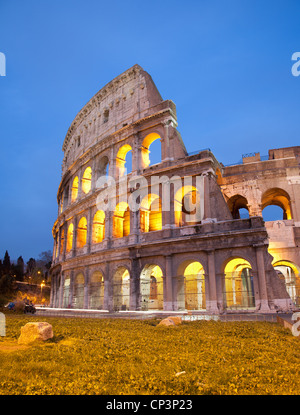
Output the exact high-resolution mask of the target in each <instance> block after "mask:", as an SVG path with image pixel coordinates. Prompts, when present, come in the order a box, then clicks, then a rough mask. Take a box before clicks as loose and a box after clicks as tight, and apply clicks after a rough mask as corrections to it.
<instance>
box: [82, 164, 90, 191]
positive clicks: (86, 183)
mask: <svg viewBox="0 0 300 415" xmlns="http://www.w3.org/2000/svg"><path fill="white" fill-rule="evenodd" d="M81 183H82V184H81V187H82V191H83V193H85V194H87V193H89V191H90V190H91V188H92V169H91V167H87V168H86V169H85V170H84V173H83V176H82V181H81Z"/></svg>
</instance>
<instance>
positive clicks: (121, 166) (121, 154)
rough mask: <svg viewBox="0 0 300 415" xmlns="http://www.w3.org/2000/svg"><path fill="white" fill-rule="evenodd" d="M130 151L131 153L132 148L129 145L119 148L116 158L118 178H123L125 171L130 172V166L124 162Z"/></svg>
mask: <svg viewBox="0 0 300 415" xmlns="http://www.w3.org/2000/svg"><path fill="white" fill-rule="evenodd" d="M130 151H132V147H131V146H130V145H129V144H124V145H123V146H122V147H120V148H119V151H118V153H117V158H116V167H117V175H118V176H119V177H122V176H124V174H125V170H127V172H130V171H131V168H132V166H128V163H127V162H126V157H127V155H128V153H129V152H130Z"/></svg>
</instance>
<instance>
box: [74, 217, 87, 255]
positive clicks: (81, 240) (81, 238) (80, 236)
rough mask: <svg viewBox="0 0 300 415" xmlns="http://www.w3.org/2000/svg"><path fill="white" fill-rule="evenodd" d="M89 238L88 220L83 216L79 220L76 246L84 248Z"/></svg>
mask: <svg viewBox="0 0 300 415" xmlns="http://www.w3.org/2000/svg"><path fill="white" fill-rule="evenodd" d="M86 240H87V220H86V217H85V216H82V217H81V218H80V220H79V222H78V226H77V235H76V248H82V247H84V246H85V245H86Z"/></svg>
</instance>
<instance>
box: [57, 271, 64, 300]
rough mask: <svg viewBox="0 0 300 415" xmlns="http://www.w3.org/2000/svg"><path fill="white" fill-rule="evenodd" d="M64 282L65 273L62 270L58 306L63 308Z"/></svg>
mask: <svg viewBox="0 0 300 415" xmlns="http://www.w3.org/2000/svg"><path fill="white" fill-rule="evenodd" d="M64 283H65V273H64V272H63V271H62V272H61V277H60V289H59V302H58V307H59V308H62V306H63V298H64Z"/></svg>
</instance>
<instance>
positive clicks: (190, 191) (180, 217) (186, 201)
mask: <svg viewBox="0 0 300 415" xmlns="http://www.w3.org/2000/svg"><path fill="white" fill-rule="evenodd" d="M174 217H175V225H176V226H178V227H180V226H185V225H195V224H197V223H200V222H201V212H200V193H199V191H198V189H197V188H196V187H195V186H191V185H188V186H182V187H181V188H180V189H178V190H177V192H176V193H175V196H174Z"/></svg>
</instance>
